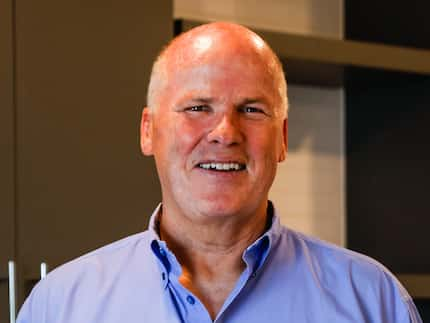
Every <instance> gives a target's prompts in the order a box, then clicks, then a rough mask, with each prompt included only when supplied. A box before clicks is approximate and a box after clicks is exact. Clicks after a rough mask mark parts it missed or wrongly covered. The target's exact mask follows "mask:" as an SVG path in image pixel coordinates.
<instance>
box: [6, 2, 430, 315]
mask: <svg viewBox="0 0 430 323" xmlns="http://www.w3.org/2000/svg"><path fill="white" fill-rule="evenodd" d="M428 12H430V2H428V1H419V0H410V1H408V2H407V3H404V2H402V3H399V4H396V3H393V2H392V1H388V0H380V1H370V0H362V1H344V0H327V1H319V0H266V1H264V2H262V1H257V0H219V1H210V0H200V1H199V0H157V1H155V0H145V1H136V0H127V1H118V0H111V1H100V0H87V1H78V0H74V1H69V0H66V1H54V0H40V1H28V0H22V1H21V0H19V1H18V0H0V323H6V322H9V295H8V261H10V260H13V261H14V262H15V264H16V276H17V277H16V290H17V308H19V305H20V304H21V303H22V301H23V300H24V299H25V297H26V296H27V294H28V293H29V291H30V290H31V288H32V286H33V285H34V284H35V282H37V281H38V280H39V276H40V273H39V268H40V263H42V262H46V263H47V264H48V266H49V268H50V269H53V268H55V267H56V266H58V265H60V264H62V263H64V262H66V261H69V260H71V259H73V258H75V257H77V256H79V255H82V254H83V253H86V252H88V251H90V250H93V249H95V248H97V247H100V246H102V245H104V244H107V243H109V242H112V241H115V240H118V239H120V238H122V237H125V236H127V235H130V234H133V233H136V232H139V231H141V230H143V229H145V228H146V225H147V221H148V218H149V216H150V214H151V212H152V210H153V209H154V207H155V206H156V205H157V203H158V202H159V201H160V189H159V184H158V181H157V176H156V172H155V167H154V163H153V161H152V159H150V158H144V157H143V156H141V153H140V148H139V132H138V131H139V122H140V114H141V111H142V108H143V107H144V106H145V103H146V102H145V98H146V86H147V83H148V79H149V73H150V69H151V64H152V61H153V60H154V58H155V57H156V55H157V54H158V52H159V51H160V50H161V48H162V47H163V45H165V44H166V42H168V41H169V40H170V39H171V38H172V37H173V36H174V35H175V34H178V33H180V32H181V31H184V30H187V29H189V28H191V27H192V26H195V25H198V24H200V23H203V22H207V21H213V20H226V21H234V22H238V23H241V24H244V25H247V26H249V27H251V28H252V29H253V30H255V31H256V32H258V33H260V34H261V35H262V36H263V37H264V38H265V39H266V40H267V41H268V42H269V44H270V45H271V46H272V48H273V49H274V50H275V52H277V53H278V55H279V56H280V58H281V60H282V62H283V63H284V67H285V71H286V75H287V81H288V82H289V87H288V95H289V99H290V104H291V106H290V112H289V154H288V158H287V161H286V162H284V163H282V164H281V165H280V167H279V171H278V175H277V178H276V180H275V183H274V185H273V188H272V191H271V196H270V197H271V199H272V200H273V201H274V202H275V205H276V207H277V209H278V212H279V214H280V216H281V221H282V222H283V223H284V224H286V225H287V226H289V227H291V228H293V229H296V230H300V231H303V232H305V233H308V234H310V235H313V236H316V237H320V238H322V239H324V240H327V241H330V242H332V243H335V244H338V245H341V246H345V247H348V248H350V249H353V250H356V251H359V252H362V253H365V254H367V255H369V256H371V257H374V258H375V259H377V260H378V261H380V262H382V263H383V264H384V265H386V266H387V267H389V268H390V269H391V270H392V271H393V272H394V274H395V275H396V276H397V277H398V278H399V280H401V281H402V282H403V284H404V285H405V286H406V288H407V289H408V290H409V292H410V293H411V295H412V296H413V297H414V300H415V302H416V304H417V305H418V307H419V310H420V311H421V313H422V315H423V319H424V321H427V322H430V233H429V228H430V205H429V202H428V200H429V197H428V196H429V193H430V189H429V183H430V149H429V145H428V140H429V139H430V130H429V125H430V38H429V35H430V23H429V20H428V19H427V17H426V13H428Z"/></svg>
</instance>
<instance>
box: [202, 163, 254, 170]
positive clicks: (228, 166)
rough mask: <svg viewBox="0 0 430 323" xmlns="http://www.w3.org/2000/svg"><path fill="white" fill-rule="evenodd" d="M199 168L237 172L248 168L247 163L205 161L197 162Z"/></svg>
mask: <svg viewBox="0 0 430 323" xmlns="http://www.w3.org/2000/svg"><path fill="white" fill-rule="evenodd" d="M197 167H198V168H202V169H205V170H211V171H218V172H237V171H243V170H245V169H246V165H245V164H243V163H238V162H204V163H199V164H197Z"/></svg>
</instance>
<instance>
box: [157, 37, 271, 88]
mask: <svg viewBox="0 0 430 323" xmlns="http://www.w3.org/2000/svg"><path fill="white" fill-rule="evenodd" d="M211 41H212V40H211V39H210V38H197V39H196V40H195V41H194V42H193V43H191V45H190V46H186V47H183V48H179V49H178V51H176V52H172V53H170V55H169V56H168V59H167V60H166V62H165V72H166V73H165V79H164V83H165V87H164V88H165V89H166V90H168V93H170V94H171V95H173V94H176V93H177V92H182V91H187V90H188V91H192V90H194V91H197V90H198V91H215V90H217V89H222V90H223V91H227V92H228V90H234V91H238V92H241V91H242V92H246V93H244V94H246V95H251V96H256V95H258V96H261V95H262V94H264V93H263V92H266V94H268V95H272V96H273V95H274V96H276V93H275V92H277V88H278V84H277V83H278V82H277V79H276V68H275V67H274V66H273V64H271V63H272V62H271V60H270V59H268V57H267V54H265V53H264V52H261V51H260V48H258V47H257V48H255V46H251V47H250V46H249V43H247V46H238V45H240V44H238V43H234V42H233V43H232V44H228V43H220V44H213V43H211Z"/></svg>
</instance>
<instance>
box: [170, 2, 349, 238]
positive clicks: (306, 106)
mask: <svg viewBox="0 0 430 323" xmlns="http://www.w3.org/2000/svg"><path fill="white" fill-rule="evenodd" d="M263 3H264V5H262V4H263ZM174 15H175V17H176V18H187V19H196V20H228V21H235V22H238V23H242V24H246V25H249V26H253V27H257V28H263V29H269V30H274V31H282V32H292V33H298V34H304V35H313V36H322V37H330V38H337V39H341V38H343V0H326V1H321V0H266V1H264V2H263V1H257V0H253V1H251V0H219V1H210V0H175V1H174ZM286 70H287V74H288V62H287V66H286ZM289 97H290V103H291V111H290V115H289V132H290V135H289V155H288V159H287V161H286V162H285V163H283V164H281V165H280V167H279V171H278V175H277V178H276V180H275V183H274V185H273V187H272V191H271V194H270V197H271V199H272V200H274V202H275V203H276V206H277V209H278V211H279V213H280V215H281V221H282V222H283V223H284V224H286V225H288V226H290V227H292V228H294V229H297V230H299V231H302V232H305V233H308V234H310V235H314V236H317V237H320V238H323V239H325V240H328V241H331V242H334V243H336V244H340V245H344V244H345V202H344V201H345V196H344V182H345V178H344V167H345V166H344V164H345V152H344V148H343V147H344V144H343V141H344V134H343V129H344V124H343V113H344V104H343V92H342V90H341V89H340V88H337V89H333V88H312V87H300V86H293V85H291V84H290V85H289Z"/></svg>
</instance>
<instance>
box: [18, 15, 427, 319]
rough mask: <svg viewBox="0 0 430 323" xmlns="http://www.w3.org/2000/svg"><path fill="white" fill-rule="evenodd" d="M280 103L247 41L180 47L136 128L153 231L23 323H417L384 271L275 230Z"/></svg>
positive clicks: (110, 255)
mask: <svg viewBox="0 0 430 323" xmlns="http://www.w3.org/2000/svg"><path fill="white" fill-rule="evenodd" d="M286 93H287V92H286V84H285V79H284V75H283V72H282V67H281V64H280V62H279V60H278V59H277V57H276V55H275V54H274V53H273V52H272V50H271V49H270V48H269V47H268V45H267V44H266V43H265V42H264V41H263V40H262V39H261V38H260V37H259V36H257V35H256V34H254V33H253V32H251V31H250V30H248V29H246V28H244V27H242V26H239V25H235V24H230V23H212V24H208V25H204V26H201V27H198V28H195V29H193V30H191V31H189V32H187V33H185V34H182V35H181V36H179V37H178V38H176V39H175V40H174V41H173V42H172V43H171V44H170V45H169V46H168V47H167V48H166V49H165V50H164V51H163V52H162V53H161V55H160V57H159V58H158V59H157V61H156V62H155V64H154V67H153V72H152V76H151V81H150V85H149V90H148V105H149V107H148V108H145V109H144V111H143V115H142V123H141V148H142V151H143V153H144V154H145V155H153V156H154V158H155V161H156V165H157V171H158V175H159V178H160V183H161V188H162V204H161V205H160V206H159V207H158V208H157V209H156V210H155V212H154V214H153V215H152V218H151V222H150V227H149V230H148V231H145V232H143V233H141V234H137V235H134V236H131V237H128V238H126V239H123V240H121V241H119V242H116V243H113V244H111V245H109V246H106V247H104V248H101V249H99V250H96V251H94V252H92V253H90V254H88V255H85V256H83V257H81V258H79V259H77V260H74V261H72V262H70V263H68V264H66V265H64V266H62V267H60V268H58V269H56V270H55V271H53V272H52V273H50V275H48V277H47V278H45V279H44V280H42V281H41V282H40V283H39V284H38V285H37V286H36V287H35V288H34V290H33V292H32V294H31V296H30V297H29V298H28V300H27V301H26V303H25V305H24V306H23V308H22V311H21V313H20V316H19V319H18V322H21V323H28V322H37V323H51V322H52V323H53V322H56V323H66V322H67V323H69V322H76V323H85V322H92V323H97V322H107V323H110V322H156V323H163V322H199V323H204V322H226V323H227V322H231V323H236V322H384V323H393V322H399V323H400V322H402V323H403V322H405V323H406V322H421V320H420V318H419V315H418V313H417V311H416V309H415V306H414V305H413V303H412V301H411V298H410V297H409V295H408V294H407V292H406V291H405V290H404V289H403V287H402V286H401V285H400V284H399V283H398V282H397V280H396V279H395V278H394V277H393V276H392V275H391V274H390V273H389V272H388V271H387V270H386V269H385V268H384V267H383V266H382V265H380V264H378V263H376V262H375V261H373V260H371V259H369V258H367V257H365V256H362V255H358V254H356V253H353V252H350V251H347V250H345V249H341V248H338V247H335V246H332V245H329V244H327V243H323V242H321V241H318V240H316V239H311V238H308V237H306V236H304V235H302V234H299V233H296V232H294V231H291V230H288V229H286V228H283V227H281V226H280V224H279V219H278V217H277V216H276V211H275V209H274V207H273V205H272V203H271V202H269V201H268V192H269V189H270V186H271V185H272V182H273V179H274V177H275V174H276V167H277V163H278V162H281V161H283V160H284V159H285V157H286V153H287V97H286Z"/></svg>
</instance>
